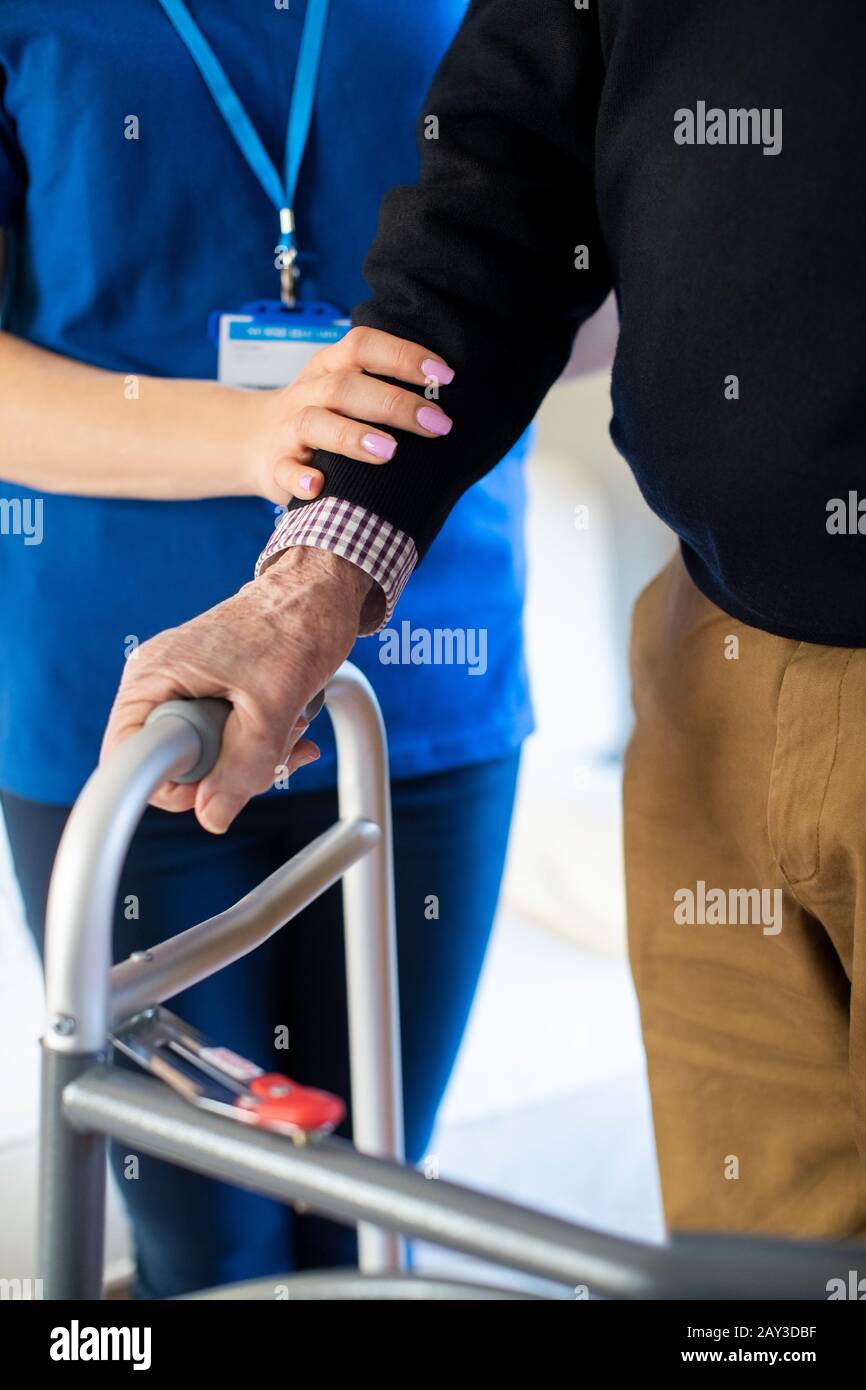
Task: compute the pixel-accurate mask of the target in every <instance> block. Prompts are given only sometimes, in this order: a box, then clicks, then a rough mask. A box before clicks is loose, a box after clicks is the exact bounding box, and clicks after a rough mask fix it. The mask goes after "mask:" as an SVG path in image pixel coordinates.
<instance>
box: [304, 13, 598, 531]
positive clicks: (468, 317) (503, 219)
mask: <svg viewBox="0 0 866 1390" xmlns="http://www.w3.org/2000/svg"><path fill="white" fill-rule="evenodd" d="M595 9H596V7H595V5H592V6H591V8H590V9H589V10H579V9H576V8H575V5H574V3H573V0H473V3H472V5H471V6H470V9H469V11H468V13H467V16H466V19H465V21H464V24H463V27H462V28H461V30H460V32H459V34H458V35H457V37H456V39H455V41H454V43H453V45H452V46H451V48H450V50H449V51H448V53H447V54H446V56H445V58H444V59H443V62H442V64H441V66H440V68H439V71H438V73H437V76H436V79H435V81H434V84H433V87H432V89H431V91H430V94H429V96H428V98H427V105H426V110H425V113H424V114H423V115H422V117H421V120H420V122H419V145H420V152H421V176H420V179H419V182H418V183H417V184H416V185H414V186H412V187H405V188H397V189H395V190H393V191H392V192H391V193H389V194H388V195H387V197H386V199H385V201H384V203H383V205H382V210H381V215H380V221H379V229H378V233H377V236H376V239H375V241H374V243H373V246H372V249H371V251H370V254H369V258H368V260H367V263H366V266H365V277H366V279H367V281H368V283H369V284H370V286H371V287H372V290H373V297H372V298H371V299H370V300H368V301H367V302H365V303H364V304H362V305H361V306H360V307H359V308H358V309H357V310H356V311H355V314H354V318H353V321H354V323H355V324H360V325H369V326H372V327H375V328H381V329H384V330H386V331H387V332H390V333H394V334H397V335H398V336H400V337H405V338H410V339H413V340H414V341H416V342H419V343H421V344H422V345H423V346H424V347H425V348H428V349H429V350H430V351H431V352H433V353H435V354H439V355H441V356H442V357H443V358H444V360H445V361H446V362H448V363H449V365H450V366H451V367H453V368H454V369H455V371H456V374H457V375H456V379H455V381H454V383H453V385H451V386H449V387H447V388H443V389H442V392H441V395H440V404H441V405H442V407H443V409H444V410H445V411H446V412H447V413H448V414H449V415H450V416H451V417H452V419H453V420H454V428H453V430H452V432H451V434H450V435H449V436H447V437H446V438H444V439H437V440H428V439H420V438H419V437H417V436H415V435H411V434H407V433H404V432H398V434H397V438H398V440H399V448H398V451H397V454H396V457H395V459H394V461H393V463H391V464H387V465H385V466H383V467H373V466H371V465H369V464H366V463H359V462H356V461H353V460H350V459H346V458H343V457H341V456H340V455H336V454H332V453H327V452H320V453H319V454H318V455H317V457H316V459H315V463H316V466H317V467H318V468H320V469H321V470H322V472H323V473H324V475H325V480H326V483H325V488H324V490H323V492H322V494H321V495H322V496H333V497H341V498H345V499H347V500H349V501H351V502H355V503H357V504H359V505H360V506H363V507H365V508H367V509H368V510H370V511H372V512H375V513H376V514H377V515H378V516H381V517H384V518H385V519H386V520H387V521H389V522H391V523H392V524H393V525H395V526H397V527H399V528H400V529H401V530H402V531H405V532H406V533H407V534H408V535H410V536H411V537H412V538H413V540H414V541H415V544H416V546H417V547H418V551H419V554H420V555H423V554H424V552H425V551H426V549H427V548H428V547H429V545H430V543H431V541H432V540H433V538H434V537H435V535H436V533H437V531H438V530H439V528H440V527H441V526H442V524H443V522H444V521H445V518H446V517H447V515H448V513H449V511H450V510H451V508H452V507H453V506H454V504H455V503H456V502H457V501H458V499H459V498H460V496H461V494H462V493H463V492H465V491H466V489H467V488H468V487H470V486H471V484H472V483H474V482H475V481H477V479H479V478H480V477H482V476H483V475H484V474H485V473H487V472H488V471H489V470H490V469H491V468H492V467H494V465H495V464H496V463H498V461H499V460H500V458H502V457H503V455H504V454H505V453H507V451H508V450H509V449H510V448H511V446H512V445H513V444H514V442H515V441H516V440H517V439H518V438H519V436H520V435H521V433H522V432H523V430H524V429H525V428H526V427H527V425H528V424H529V423H530V421H531V420H532V417H533V416H534V414H535V412H536V410H537V409H538V406H539V405H540V403H541V401H542V399H543V398H544V396H545V394H546V392H547V391H548V389H549V388H550V386H551V385H552V384H553V382H554V381H555V380H556V379H557V377H558V376H559V375H560V373H561V371H562V369H563V367H564V366H565V364H566V362H567V360H568V356H569V352H570V349H571V344H572V341H573V338H574V335H575V333H576V332H577V330H578V328H579V327H580V325H581V323H583V322H584V320H585V319H587V318H588V317H589V316H590V314H591V313H593V312H594V310H595V309H596V308H597V307H598V305H599V304H600V303H601V302H602V300H603V299H604V298H605V296H606V294H607V292H608V289H609V287H610V272H609V267H608V264H607V258H606V255H605V251H604V247H603V245H602V241H601V235H600V231H599V226H598V219H597V214H596V208H595V200H594V168H593V165H594V144H595V126H596V112H597V107H598V100H599V92H600V88H601V82H602V59H601V49H600V42H599V34H598V25H597V20H596V17H595ZM431 118H433V119H431ZM437 124H438V131H437V130H436V126H437ZM431 134H434V135H436V136H437V138H429V137H430V135H431ZM581 247H586V248H587V256H588V266H587V265H584V264H583V262H584V261H585V259H586V258H585V257H584V256H583V255H582V254H581V253H580V251H579V248H581ZM578 266H580V268H578ZM297 505H303V504H297Z"/></svg>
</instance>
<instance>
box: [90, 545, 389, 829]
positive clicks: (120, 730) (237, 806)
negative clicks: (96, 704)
mask: <svg viewBox="0 0 866 1390" xmlns="http://www.w3.org/2000/svg"><path fill="white" fill-rule="evenodd" d="M371 583H372V581H371V580H370V579H369V578H368V576H367V575H366V574H364V572H363V571H362V570H360V569H358V568H357V566H355V565H352V564H350V563H349V562H348V561H347V560H343V559H341V558H340V557H339V556H336V555H331V554H329V553H327V552H325V551H322V550H315V549H310V548H307V547H297V548H294V549H290V550H287V551H285V552H284V554H282V555H281V556H280V557H279V559H278V560H276V561H275V562H274V563H273V564H272V565H271V567H270V568H269V569H268V570H266V571H265V573H264V574H263V575H262V576H261V577H260V578H259V579H257V580H255V581H254V582H253V583H251V584H247V585H245V586H244V588H243V589H241V590H240V592H239V593H237V594H236V595H235V596H234V597H233V598H230V599H228V600H226V602H225V603H221V604H219V605H218V606H217V607H216V608H212V609H209V610H208V612H206V613H202V614H201V616H200V617H198V618H193V620H192V621H191V622H188V623H184V624H183V626H182V627H177V628H171V629H169V631H167V632H162V633H160V634H159V636H157V637H154V638H152V639H151V640H150V641H149V642H145V643H143V644H142V646H141V647H139V648H138V650H137V651H136V653H135V655H134V656H133V657H130V659H129V660H128V661H127V664H126V669H125V671H124V674H123V679H122V681H121V683H120V689H119V690H118V692H117V696H116V697H115V701H114V707H113V709H112V711H111V717H110V719H109V721H108V727H107V729H106V731H105V738H104V739H103V744H102V757H103V758H105V757H106V755H107V754H108V753H110V752H111V750H112V749H113V748H115V747H116V746H117V745H118V744H119V743H122V742H123V740H124V739H126V738H128V737H129V736H130V734H133V733H135V732H136V731H137V730H138V729H140V728H141V727H142V725H143V724H144V722H145V720H146V719H147V716H148V715H149V714H150V711H151V710H152V709H153V707H154V706H155V705H158V704H161V703H162V702H163V700H171V699H178V698H184V697H186V698H197V697H200V696H203V695H216V696H222V697H224V698H225V699H227V700H230V701H231V703H232V706H233V709H232V713H231V714H230V715H229V717H228V720H227V721H226V725H225V730H224V733H223V743H222V752H221V753H220V757H219V760H218V761H217V763H216V766H215V767H214V768H213V770H212V771H211V772H210V773H209V774H208V775H207V777H205V778H204V779H203V781H201V782H199V783H198V785H197V786H180V785H175V784H166V785H164V786H162V787H160V788H159V790H158V791H157V792H156V793H155V794H154V796H153V797H152V798H151V804H152V805H154V806H160V807H162V808H163V810H166V811H188V810H191V809H192V808H193V807H195V812H196V815H197V816H198V819H199V821H200V822H201V824H202V825H203V826H204V828H205V830H210V831H212V832H213V833H215V834H221V833H222V832H223V831H225V830H227V829H228V827H229V825H230V824H231V822H232V821H233V820H234V818H235V816H236V815H237V814H238V812H239V811H240V810H241V809H242V808H243V807H244V806H245V805H246V803H247V801H248V800H249V799H250V797H251V796H254V795H255V794H256V793H257V792H263V791H266V790H267V789H268V788H269V787H271V786H273V784H274V781H275V779H276V778H277V777H278V776H285V775H288V774H291V773H292V772H294V771H295V770H296V769H297V768H299V767H303V766H304V765H305V764H306V763H310V762H313V761H314V760H315V759H316V758H317V757H318V756H319V750H318V748H317V747H316V745H315V744H314V743H312V742H310V740H309V739H305V738H303V737H302V735H303V732H304V725H303V724H302V723H301V722H300V718H299V716H300V714H301V711H302V710H303V709H304V706H305V705H306V704H307V702H308V701H309V700H311V699H312V698H313V696H314V695H316V694H318V692H319V691H320V690H321V689H322V687H323V686H324V685H325V684H326V682H327V681H328V680H329V679H330V677H331V676H332V675H333V673H334V672H335V671H336V670H337V667H338V666H340V665H341V664H342V662H343V661H345V659H346V657H347V656H348V654H349V651H350V650H351V648H352V645H353V643H354V641H355V638H356V637H357V635H358V630H359V627H360V617H361V609H362V607H363V604H364V600H365V598H366V596H367V594H368V592H369V590H370V586H371Z"/></svg>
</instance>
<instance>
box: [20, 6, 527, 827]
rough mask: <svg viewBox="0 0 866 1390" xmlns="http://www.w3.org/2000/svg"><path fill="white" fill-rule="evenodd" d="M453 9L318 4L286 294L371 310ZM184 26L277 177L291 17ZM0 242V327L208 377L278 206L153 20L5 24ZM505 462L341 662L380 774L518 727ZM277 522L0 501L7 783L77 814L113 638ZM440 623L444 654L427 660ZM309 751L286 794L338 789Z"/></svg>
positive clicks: (519, 515) (298, 21) (185, 58)
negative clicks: (228, 87)
mask: <svg viewBox="0 0 866 1390" xmlns="http://www.w3.org/2000/svg"><path fill="white" fill-rule="evenodd" d="M465 8H466V4H465V0H427V3H425V4H424V5H407V4H406V3H405V0H336V3H335V4H334V5H333V6H332V13H331V18H330V22H329V27H328V32H327V36H326V40H325V48H324V54H323V59H322V67H321V74H320V80H319V85H318V89H317V96H316V105H315V110H314V116H313V125H312V131H311V135H310V141H309V145H308V147H307V153H306V157H305V159H304V163H303V167H302V170H301V177H300V183H299V187H298V195H297V200H296V212H297V220H298V231H299V242H300V246H301V250H302V252H305V253H307V254H306V255H305V269H306V273H305V275H304V278H303V280H302V283H301V295H302V297H305V298H322V299H326V300H328V301H330V302H331V303H333V304H336V305H338V306H339V307H340V308H341V309H344V310H350V309H351V308H352V306H353V305H354V304H355V303H356V302H358V301H359V300H360V299H363V298H365V297H366V296H367V293H368V291H367V289H366V287H365V285H364V281H363V279H362V276H361V266H362V264H363V260H364V256H365V254H366V251H367V248H368V246H369V244H370V242H371V240H372V238H373V234H374V232H375V228H376V219H377V212H378V206H379V202H380V200H381V198H382V196H383V194H384V193H385V192H386V190H387V189H388V188H389V187H392V186H393V185H394V184H398V183H405V182H410V181H412V180H413V179H414V177H415V171H416V161H417V154H416V150H415V142H414V131H415V122H416V118H417V116H418V114H419V110H420V107H421V104H422V102H423V97H424V93H425V92H426V89H427V87H428V84H429V82H430V80H431V78H432V76H433V72H434V70H435V67H436V64H437V63H438V61H439V58H440V57H441V55H442V53H443V52H444V50H445V48H446V47H447V45H448V43H449V41H450V39H451V37H452V35H453V34H454V32H455V31H456V29H457V27H458V25H459V23H460V21H461V19H462V17H463V14H464V12H465ZM189 9H190V11H191V13H192V14H193V16H194V18H195V19H196V20H197V22H198V24H199V26H200V27H201V29H202V32H203V33H204V34H205V36H206V38H207V39H208V40H209V42H210V44H211V46H212V48H213V50H214V52H215V54H216V56H217V57H218V58H219V60H220V61H221V63H222V65H223V67H224V68H225V70H226V72H227V74H228V77H229V79H230V80H231V82H232V84H233V85H234V87H235V89H236V91H237V92H238V94H239V96H240V97H241V100H242V101H243V103H244V104H245V106H246V109H247V112H248V114H249V116H250V118H251V120H252V121H253V123H254V125H255V126H256V129H257V130H258V132H259V134H260V136H261V138H262V140H263V142H264V145H265V147H266V148H267V150H268V152H269V154H270V156H271V158H272V159H273V160H274V162H275V164H276V165H277V167H278V168H279V167H281V165H282V158H283V151H284V146H285V136H286V126H287V120H288V110H289V103H290V99H291V91H292V77H293V74H294V70H295V64H296V60H297V54H298V47H299V42H300V36H301V30H302V26H303V19H304V4H303V3H301V2H300V0H296V3H293V4H292V5H291V6H290V7H288V8H277V7H276V6H275V5H274V4H271V3H267V4H262V5H256V6H252V5H249V4H246V3H244V0H206V3H205V0H189ZM132 116H134V117H136V118H137V121H136V122H131V121H130V120H129V119H128V118H129V117H132ZM136 125H137V129H136ZM131 133H134V134H137V138H135V139H131V138H128V136H129V135H130V134H131ZM0 225H2V226H5V227H7V228H9V229H10V231H11V236H10V238H9V240H10V245H11V253H12V256H11V264H10V266H9V283H8V292H7V295H6V304H5V312H4V318H3V327H4V328H6V329H7V330H8V331H9V332H11V333H14V334H18V335H19V336H21V337H23V338H26V339H28V340H29V341H31V342H33V343H36V344H39V345H40V346H42V347H45V348H49V349H53V350H54V351H56V352H59V353H63V354H65V355H66V356H68V357H72V358H76V359H78V360H79V361H82V362H87V363H90V364H92V365H95V366H99V367H104V368H108V369H110V370H113V371H119V372H123V373H141V374H149V375H156V376H168V377H196V378H208V377H213V376H215V373H216V352H215V348H214V345H213V343H212V342H211V341H210V340H209V338H208V334H207V319H208V314H209V312H210V311H211V310H214V309H220V310H229V309H237V308H239V307H240V305H241V304H242V303H243V302H245V301H249V300H253V299H256V298H273V297H275V296H276V293H277V287H276V281H277V275H276V272H275V270H274V269H273V257H272V249H273V246H274V243H275V241H276V234H275V226H276V213H275V211H274V208H273V206H272V204H271V203H270V202H269V200H268V198H267V196H266V195H265V193H264V192H263V190H262V188H261V186H260V184H259V183H258V181H257V179H256V177H255V175H254V174H253V172H252V171H251V169H250V168H249V166H248V165H247V163H246V161H245V160H244V158H243V156H242V155H241V153H240V151H239V150H238V149H237V147H236V145H235V143H234V141H233V139H232V136H231V134H230V133H229V130H228V128H227V127H226V125H225V123H224V121H223V118H222V117H221V115H220V114H219V112H218V110H217V108H216V106H215V104H214V102H213V99H212V97H211V95H210V93H209V92H208V90H207V88H206V86H205V84H204V82H203V80H202V78H201V76H200V74H199V72H198V70H197V68H196V67H195V65H194V63H193V61H192V59H191V58H190V56H189V53H188V52H187V50H186V48H185V47H184V45H183V44H182V42H181V41H180V39H179V38H178V36H177V34H176V33H175V31H174V29H173V28H172V26H171V24H170V23H169V21H168V19H167V18H166V16H165V14H164V12H163V10H162V7H161V5H160V4H159V3H157V0H124V3H123V4H122V5H119V4H117V3H116V0H76V4H74V5H63V6H56V5H53V6H46V5H44V4H43V3H42V0H16V4H15V5H5V6H3V8H2V10H0ZM418 336H419V338H420V339H422V340H423V325H419V332H418ZM432 346H433V347H435V344H433V345H432ZM45 409H46V412H49V413H50V411H51V400H50V397H48V396H47V397H46V400H45ZM434 451H435V446H434V448H431V463H432V462H433V458H432V455H433V453H434ZM523 452H524V447H522V446H518V447H517V448H516V449H515V451H514V453H513V454H512V455H510V456H509V457H508V458H507V459H506V460H504V461H503V463H502V464H501V465H500V466H499V467H498V468H497V469H496V470H495V471H494V472H493V473H492V474H490V475H489V476H488V477H487V478H486V479H485V480H484V481H483V482H482V483H479V484H478V485H477V486H476V487H474V488H473V489H472V490H471V492H470V493H468V494H467V495H466V496H465V497H464V498H463V499H462V501H461V502H460V504H459V505H458V507H457V508H456V510H455V511H454V513H453V514H452V516H451V517H450V519H449V521H448V523H447V525H446V527H445V529H444V531H443V532H442V534H441V535H440V537H439V538H438V539H437V541H436V543H435V545H434V547H433V549H432V551H431V553H430V555H429V557H428V558H427V560H426V561H425V563H424V565H423V566H422V567H421V569H420V570H419V571H418V574H417V575H416V576H415V578H414V579H413V580H412V581H411V582H410V584H409V587H408V589H407V591H406V594H405V596H404V598H403V600H402V602H401V604H400V606H399V608H398V610H397V614H396V615H395V618H394V619H393V622H392V631H391V632H390V633H389V634H384V635H383V637H381V638H380V637H372V638H364V639H362V640H361V641H359V643H358V644H357V647H356V649H355V651H354V653H353V657H352V659H353V660H354V661H356V662H357V663H358V665H360V666H361V667H362V668H363V669H364V670H365V671H366V673H367V674H368V676H369V677H370V679H371V681H372V682H373V685H374V686H375V689H376V691H377V693H378V695H379V698H380V700H381V702H382V706H383V710H384V713H385V720H386V725H387V728H388V733H389V739H390V747H391V762H392V771H393V774H394V775H395V776H397V777H406V776H412V775H415V774H419V773H426V772H432V771H436V770H438V769H442V768H447V767H451V766H456V765H459V764H461V763H467V762H474V761H479V760H482V759H486V758H491V757H496V756H499V755H501V754H504V753H506V752H507V751H509V750H510V749H512V748H513V747H515V746H516V745H517V744H518V743H519V742H520V741H521V740H522V739H523V738H524V737H525V736H526V734H527V733H528V732H529V730H530V727H531V711H530V705H529V695H528V689H527V680H526V673H525V668H524V662H523V655H522V648H521V610H522V599H523V585H524V552H523V534H522V531H523V509H524V485H523V477H522V455H523ZM390 466H393V467H399V460H397V461H395V463H394V464H393V465H390ZM0 474H2V444H0ZM37 502H41V517H40V509H39V508H38V507H37V506H36V504H37ZM274 519H275V518H274V508H273V506H272V505H271V504H270V503H268V502H265V501H259V500H257V499H254V498H237V499H235V498H227V499H217V500H213V501H195V502H137V501H122V500H120V501H119V500H104V501H103V500H99V499H97V500H94V499H89V498H76V497H67V496H57V495H44V496H43V497H41V498H37V496H36V494H34V493H32V492H30V491H28V490H27V489H26V488H21V487H19V486H17V485H13V484H11V483H0V595H2V599H0V786H2V787H4V788H6V789H7V790H9V791H12V792H15V793H17V794H18V795H20V796H27V797H32V798H35V799H38V800H42V801H49V802H55V803H66V802H69V801H70V800H72V799H73V798H74V797H75V796H76V795H77V793H78V791H79V789H80V787H81V785H82V783H83V781H84V779H85V778H86V777H87V775H88V774H89V772H90V771H91V770H92V768H93V767H94V765H95V763H96V760H97V756H98V752H99V744H100V739H101V735H102V731H103V728H104V726H105V722H106V719H107V716H108V711H109V708H110V705H111V701H112V698H113V695H114V692H115V689H116V687H117V683H118V680H119V678H120V675H121V673H122V669H123V663H124V660H125V654H126V652H127V651H128V650H129V649H130V647H131V646H132V645H133V643H134V640H135V639H138V640H139V641H144V640H145V639H146V638H147V637H149V636H152V635H153V634H154V633H157V632H160V631H161V630H162V629H164V628H167V627H172V626H175V625H177V624H178V623H181V622H184V621H186V620H187V619H188V618H190V617H192V616H194V615H195V614H196V613H200V612H202V611H203V610H204V609H206V608H209V607H211V606H212V605H213V604H215V603H218V602H219V601H220V600H222V599H224V598H226V597H227V596H228V595H230V594H231V593H233V592H234V591H235V590H236V589H237V588H239V586H240V585H241V584H243V583H244V582H245V581H246V580H248V579H249V578H250V577H251V575H252V570H253V567H254V564H255V560H256V557H257V555H258V553H259V552H260V550H261V549H262V547H263V545H264V544H265V542H266V540H267V537H268V535H269V534H270V530H271V528H272V526H273V525H274ZM446 629H447V630H456V631H459V632H462V633H465V634H466V637H465V640H464V639H463V638H460V639H458V640H456V641H454V640H452V639H450V638H448V637H445V638H441V639H440V640H439V641H437V640H436V631H437V630H439V631H440V632H441V631H442V630H446ZM449 655H450V656H451V658H452V662H451V664H447V663H448V657H449ZM461 658H462V662H461ZM437 659H438V660H437ZM458 663H460V664H458ZM315 737H316V738H317V740H318V741H320V743H321V745H322V752H323V757H322V760H321V762H320V763H318V764H316V765H314V766H313V767H310V768H308V769H305V770H304V772H303V773H302V774H301V775H300V776H299V777H298V778H297V780H296V782H295V783H294V784H293V785H294V787H295V789H296V790H298V791H303V790H304V789H312V788H314V787H319V786H324V785H328V784H329V783H330V782H332V780H333V772H334V758H333V745H332V742H331V737H330V729H329V727H328V726H327V719H325V718H323V719H322V720H321V721H319V722H317V724H316V726H315Z"/></svg>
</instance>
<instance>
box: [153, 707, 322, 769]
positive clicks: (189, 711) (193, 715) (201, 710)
mask: <svg viewBox="0 0 866 1390" xmlns="http://www.w3.org/2000/svg"><path fill="white" fill-rule="evenodd" d="M324 703H325V692H324V690H320V691H319V693H318V695H315V696H314V697H313V699H312V700H311V701H310V703H309V704H308V705H307V706H306V707H305V709H304V712H303V714H302V715H301V718H302V719H303V721H304V723H305V724H312V722H313V720H314V719H315V717H316V715H317V714H318V713H319V712H320V710H321V708H322V706H323V704H324ZM231 710H232V707H231V702H230V701H229V700H215V699H203V700H166V701H165V703H164V704H162V705H157V706H156V708H155V709H152V710H151V712H150V714H149V715H148V716H147V719H146V720H145V723H146V724H153V723H154V722H155V721H156V720H157V719H163V718H164V717H165V715H167V714H169V715H174V716H175V717H176V718H180V719H185V720H186V722H187V723H188V724H191V725H192V727H193V728H194V729H195V731H196V733H197V734H198V737H199V744H200V747H201V751H200V753H199V757H198V760H197V761H196V763H195V766H194V767H191V768H190V770H189V772H185V773H183V774H182V775H181V776H179V777H175V778H174V781H175V782H180V783H183V784H186V783H188V782H200V781H201V779H202V778H203V777H206V776H207V774H208V773H209V772H210V770H211V768H212V767H213V766H214V764H215V763H216V760H217V758H218V757H219V755H220V746H221V744H222V738H223V729H224V728H225V723H226V720H227V719H228V717H229V715H230V714H231Z"/></svg>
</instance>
